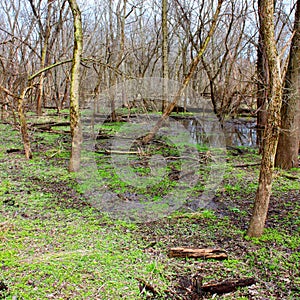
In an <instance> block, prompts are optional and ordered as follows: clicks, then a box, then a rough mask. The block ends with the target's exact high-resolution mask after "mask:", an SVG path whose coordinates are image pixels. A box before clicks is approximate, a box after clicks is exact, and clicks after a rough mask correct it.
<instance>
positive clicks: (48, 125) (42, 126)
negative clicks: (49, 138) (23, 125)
mask: <svg viewBox="0 0 300 300" xmlns="http://www.w3.org/2000/svg"><path fill="white" fill-rule="evenodd" d="M59 126H70V122H48V123H34V124H31V125H30V127H35V128H37V129H40V130H50V129H51V128H52V127H59Z"/></svg>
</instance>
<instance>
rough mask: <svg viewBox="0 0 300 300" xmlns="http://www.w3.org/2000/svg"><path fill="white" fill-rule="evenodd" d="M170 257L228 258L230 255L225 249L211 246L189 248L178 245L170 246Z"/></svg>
mask: <svg viewBox="0 0 300 300" xmlns="http://www.w3.org/2000/svg"><path fill="white" fill-rule="evenodd" d="M168 256H169V257H183V258H204V259H218V260H223V259H227V258H228V255H227V253H226V251H225V250H222V249H211V248H187V247H176V248H170V249H169V252H168Z"/></svg>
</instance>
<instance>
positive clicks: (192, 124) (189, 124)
mask: <svg viewBox="0 0 300 300" xmlns="http://www.w3.org/2000/svg"><path fill="white" fill-rule="evenodd" d="M181 122H182V124H183V125H184V126H185V127H186V128H187V129H188V130H189V132H190V134H191V136H192V137H193V139H194V140H195V141H196V142H197V143H198V144H202V143H203V125H202V124H201V123H200V122H198V120H196V119H195V118H184V119H182V120H181ZM223 132H224V135H225V140H226V146H245V147H256V145H257V143H256V138H257V135H256V133H257V128H256V119H255V118H251V119H249V118H240V119H232V120H228V121H226V122H225V123H224V125H223Z"/></svg>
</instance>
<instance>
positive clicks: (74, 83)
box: [68, 0, 83, 172]
mask: <svg viewBox="0 0 300 300" xmlns="http://www.w3.org/2000/svg"><path fill="white" fill-rule="evenodd" d="M68 2H69V5H70V8H71V10H72V14H73V24H74V49H73V61H72V70H71V88H70V128H71V136H72V150H71V158H70V164H69V171H70V172H76V171H78V170H79V168H80V153H81V144H82V128H81V121H80V110H79V89H80V62H81V55H82V48H83V34H82V21H81V12H80V10H79V7H78V4H77V2H76V0H68Z"/></svg>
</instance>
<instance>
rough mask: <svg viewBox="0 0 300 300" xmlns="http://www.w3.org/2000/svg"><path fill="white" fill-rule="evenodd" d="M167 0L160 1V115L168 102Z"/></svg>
mask: <svg viewBox="0 0 300 300" xmlns="http://www.w3.org/2000/svg"><path fill="white" fill-rule="evenodd" d="M167 12H168V0H162V25H161V26H162V77H163V99H162V107H161V111H162V113H164V112H165V109H166V106H167V100H168V79H169V62H168V15H167Z"/></svg>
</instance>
